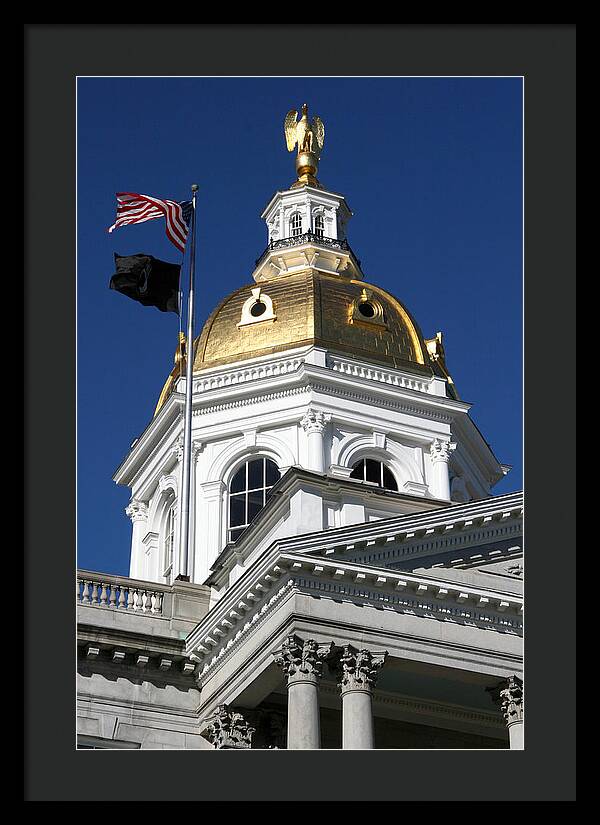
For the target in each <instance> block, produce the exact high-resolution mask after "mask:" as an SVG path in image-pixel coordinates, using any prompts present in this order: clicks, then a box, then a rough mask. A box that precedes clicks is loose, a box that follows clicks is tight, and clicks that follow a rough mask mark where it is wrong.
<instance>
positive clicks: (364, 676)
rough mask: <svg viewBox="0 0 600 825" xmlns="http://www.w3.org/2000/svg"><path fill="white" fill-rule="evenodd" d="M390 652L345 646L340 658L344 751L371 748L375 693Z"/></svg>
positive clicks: (372, 743)
mask: <svg viewBox="0 0 600 825" xmlns="http://www.w3.org/2000/svg"><path fill="white" fill-rule="evenodd" d="M386 656H387V651H382V652H380V653H372V652H371V651H370V650H357V649H356V648H355V647H353V646H352V645H344V647H343V648H342V650H341V654H340V657H339V667H340V669H341V674H342V680H341V682H340V684H339V687H340V688H341V694H342V748H343V749H344V750H372V749H373V747H374V736H373V708H372V693H373V688H374V687H375V683H376V681H377V676H378V672H379V670H380V669H381V668H382V667H383V665H384V662H385V658H386Z"/></svg>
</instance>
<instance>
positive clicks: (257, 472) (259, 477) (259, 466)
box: [248, 458, 265, 490]
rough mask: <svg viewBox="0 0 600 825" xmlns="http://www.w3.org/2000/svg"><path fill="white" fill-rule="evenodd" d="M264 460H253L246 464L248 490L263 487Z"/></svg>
mask: <svg viewBox="0 0 600 825" xmlns="http://www.w3.org/2000/svg"><path fill="white" fill-rule="evenodd" d="M264 465H265V462H264V459H263V458H255V459H254V460H253V461H249V462H248V489H249V490H256V489H257V488H258V487H264V486H265V476H264Z"/></svg>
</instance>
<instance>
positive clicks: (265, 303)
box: [237, 287, 277, 329]
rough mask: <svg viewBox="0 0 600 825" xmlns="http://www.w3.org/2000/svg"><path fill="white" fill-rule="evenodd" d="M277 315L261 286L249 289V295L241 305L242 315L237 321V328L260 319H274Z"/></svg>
mask: <svg viewBox="0 0 600 825" xmlns="http://www.w3.org/2000/svg"><path fill="white" fill-rule="evenodd" d="M276 318H277V315H276V314H275V309H274V307H273V301H272V300H271V298H270V297H269V296H268V295H267V294H266V293H265V292H263V291H262V289H261V287H255V288H254V289H252V290H251V294H250V297H249V298H248V299H247V300H246V301H245V302H244V305H243V307H242V317H241V318H240V320H239V322H238V325H237V326H238V329H240V328H242V327H246V326H248V325H250V324H257V323H260V322H262V321H275V319H276Z"/></svg>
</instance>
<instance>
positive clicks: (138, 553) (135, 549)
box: [125, 498, 148, 579]
mask: <svg viewBox="0 0 600 825" xmlns="http://www.w3.org/2000/svg"><path fill="white" fill-rule="evenodd" d="M125 513H126V514H127V515H128V516H129V518H130V519H131V523H132V525H133V533H132V537H131V563H130V566H129V575H130V576H131V577H132V578H133V579H142V578H144V555H145V549H144V547H143V545H142V539H143V538H144V535H145V534H146V524H147V521H148V506H147V505H146V504H145V503H144V502H143V501H138V500H137V499H135V498H132V499H131V501H130V502H129V504H128V505H127V507H126V508H125Z"/></svg>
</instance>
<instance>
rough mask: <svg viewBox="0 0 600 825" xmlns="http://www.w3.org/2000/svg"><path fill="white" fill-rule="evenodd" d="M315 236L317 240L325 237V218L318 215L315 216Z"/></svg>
mask: <svg viewBox="0 0 600 825" xmlns="http://www.w3.org/2000/svg"><path fill="white" fill-rule="evenodd" d="M315 235H316V236H317V238H324V237H325V218H324V217H323V215H321V214H320V213H318V214H316V215H315Z"/></svg>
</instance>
